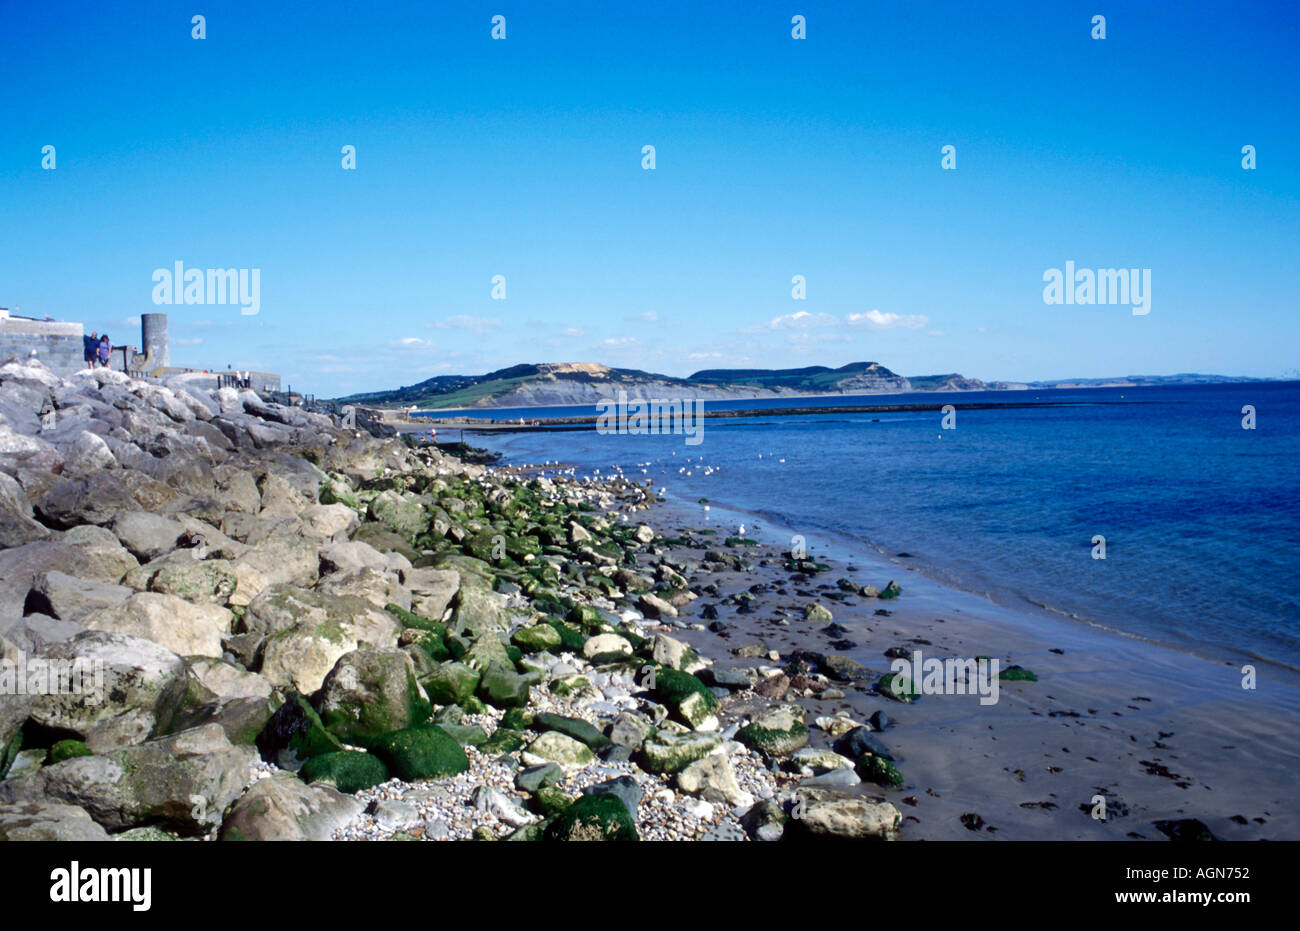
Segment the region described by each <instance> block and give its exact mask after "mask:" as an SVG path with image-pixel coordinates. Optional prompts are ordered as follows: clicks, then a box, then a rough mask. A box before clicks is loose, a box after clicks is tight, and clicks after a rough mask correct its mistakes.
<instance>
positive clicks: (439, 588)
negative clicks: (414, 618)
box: [402, 568, 460, 621]
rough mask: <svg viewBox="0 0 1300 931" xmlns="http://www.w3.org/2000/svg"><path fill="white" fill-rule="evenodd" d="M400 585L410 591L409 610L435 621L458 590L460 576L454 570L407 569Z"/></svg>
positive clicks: (439, 618) (403, 573) (440, 616)
mask: <svg viewBox="0 0 1300 931" xmlns="http://www.w3.org/2000/svg"><path fill="white" fill-rule="evenodd" d="M402 584H403V585H405V586H406V587H407V588H408V589H410V591H411V610H412V611H414V612H415V613H416V614H421V615H423V616H424V617H430V618H433V619H434V620H435V621H436V620H441V618H442V615H443V613H444V612H445V611H446V610H447V606H448V605H449V604H451V601H452V599H453V598H455V597H456V593H457V592H458V591H459V590H460V574H459V573H458V572H456V571H455V570H454V569H434V568H423V569H407V570H404V571H403V572H402Z"/></svg>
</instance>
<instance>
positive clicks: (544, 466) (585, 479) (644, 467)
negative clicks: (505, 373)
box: [534, 452, 785, 537]
mask: <svg viewBox="0 0 1300 931" xmlns="http://www.w3.org/2000/svg"><path fill="white" fill-rule="evenodd" d="M672 455H673V456H676V455H677V453H676V452H673V453H672ZM758 458H759V459H762V458H763V453H759V454H758ZM767 458H768V459H776V461H777V462H779V463H784V462H785V459H783V458H781V459H777V457H776V454H775V453H768V454H767ZM695 459H696V462H697V463H703V462H704V457H703V456H697V457H695ZM683 461H684V462H686V463H688V465H683V466H679V467H678V469H677V473H678V474H679V475H682V476H685V477H688V478H690V477H694V475H695V473H696V471H698V472H699V473H700V475H701V476H711V475H714V474H716V473H718V472H721V471H722V466H713V465H695V466H691V465H689V463H690V462H691V457H690V456H687V457H685V459H684V460H683ZM654 465H655V462H654V460H652V459H647V460H646V461H645V462H637V463H634V464H633V465H632V466H631V468H633V469H638V470H640V472H641V474H642V475H643V476H646V477H647V478H648V477H649V475H650V469H651V468H652V467H653V466H654ZM534 468H538V469H541V470H542V471H543V472H545V471H547V470H550V471H551V472H552V473H553V474H555V475H565V476H568V477H570V478H575V479H577V480H578V481H581V482H582V483H583V484H584V485H590V484H591V483H592V482H598V481H601V477H600V471H601V470H600V469H592V470H591V474H590V475H582V476H579V475H578V467H577V466H569V467H567V468H561V463H560V460H558V459H556V460H555V461H551V460H550V459H547V460H546V461H544V462H543V463H541V465H540V466H534ZM608 471H609V473H610V475H613V476H616V477H618V478H620V479H624V480H627V479H628V478H629V476H628V475H627V474H626V473H625V472H624V470H623V467H622V466H620V465H617V464H615V465H611V466H610V467H609V470H608ZM667 473H668V469H667V468H661V469H660V470H659V474H660V475H666V474H667ZM606 477H607V478H608V477H609V476H606ZM656 493H657V494H658V495H659V496H660V497H664V496H665V495H667V493H668V488H667V487H666V486H662V485H661V486H660V487H659V489H658V490H657V492H656ZM704 513H705V515H706V516H707V515H708V513H709V505H707V504H705V505H704ZM620 517H621V519H622V520H623V521H627V520H628V516H627V515H626V514H623V515H620ZM755 529H757V525H755ZM736 535H737V536H741V537H743V536H744V535H745V525H744V524H739V525H737V527H736Z"/></svg>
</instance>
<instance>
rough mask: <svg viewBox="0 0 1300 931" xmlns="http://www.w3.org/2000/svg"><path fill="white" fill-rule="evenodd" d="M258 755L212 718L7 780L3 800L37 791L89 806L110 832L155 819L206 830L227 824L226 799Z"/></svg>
mask: <svg viewBox="0 0 1300 931" xmlns="http://www.w3.org/2000/svg"><path fill="white" fill-rule="evenodd" d="M255 758H256V757H255V755H254V753H253V751H252V749H251V748H249V747H236V746H233V745H232V744H231V743H230V741H229V740H228V739H227V738H226V735H225V732H224V731H222V729H221V728H220V727H218V726H216V725H211V724H210V725H205V726H203V727H196V728H193V729H191V730H188V731H183V732H181V733H179V734H176V735H174V736H171V737H164V738H161V739H158V740H152V741H149V742H147V743H144V744H140V745H138V746H133V747H125V748H122V749H120V750H112V751H108V752H106V753H104V754H102V755H95V756H76V757H72V758H70V759H67V760H64V761H63V762H62V763H56V764H55V765H53V766H47V767H45V768H43V769H41V770H39V771H37V772H36V773H33V774H32V775H30V776H24V777H21V778H17V779H11V780H8V781H7V782H6V783H5V784H4V787H3V788H4V790H7V791H8V792H9V793H12V795H13V797H12V798H8V799H4V800H6V801H24V800H28V799H29V798H30V797H31V796H29V795H28V793H29V792H31V793H37V794H36V797H38V798H47V799H51V800H57V801H61V802H66V803H68V804H70V805H77V806H79V807H81V808H84V809H85V810H86V811H87V812H89V813H90V816H91V817H92V818H94V819H95V820H96V821H97V822H99V824H101V825H102V826H103V827H104V828H106V829H107V830H110V831H120V830H124V829H126V828H130V827H137V826H142V825H151V824H156V825H160V826H162V827H165V828H167V829H168V830H171V831H175V832H176V833H178V834H183V835H196V834H203V833H205V832H206V831H208V830H210V829H211V828H212V827H215V826H216V825H218V824H220V823H221V815H222V812H223V811H224V810H225V808H226V806H227V805H229V804H230V803H231V802H232V801H234V800H235V798H236V797H237V796H238V795H239V794H240V793H241V792H242V791H243V790H244V786H245V784H246V783H247V781H248V777H249V766H250V765H251V764H252V763H253V761H254V759H255ZM29 780H30V782H29Z"/></svg>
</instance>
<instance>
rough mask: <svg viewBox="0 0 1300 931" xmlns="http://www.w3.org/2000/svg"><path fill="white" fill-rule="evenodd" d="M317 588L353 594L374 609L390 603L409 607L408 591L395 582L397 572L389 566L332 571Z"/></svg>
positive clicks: (336, 592) (400, 606)
mask: <svg viewBox="0 0 1300 931" xmlns="http://www.w3.org/2000/svg"><path fill="white" fill-rule="evenodd" d="M316 591H318V592H322V593H324V594H326V595H356V596H357V597H359V598H364V599H365V600H366V601H369V602H370V603H371V604H373V605H374V606H375V607H377V608H383V607H386V606H388V605H390V604H395V605H397V606H398V607H399V608H402V609H403V610H408V611H409V610H410V608H411V593H410V592H409V591H407V590H406V589H405V588H404V587H403V586H402V584H401V583H400V582H398V581H397V573H396V572H393V571H392V570H390V569H375V568H370V567H367V568H365V569H357V570H355V571H353V572H334V573H331V574H330V575H327V576H324V577H322V578H321V580H320V581H319V582H317V583H316Z"/></svg>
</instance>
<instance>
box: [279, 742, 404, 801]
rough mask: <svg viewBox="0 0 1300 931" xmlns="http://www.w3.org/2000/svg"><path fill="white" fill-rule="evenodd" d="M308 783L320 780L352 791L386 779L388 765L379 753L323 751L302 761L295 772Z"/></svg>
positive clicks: (349, 792) (367, 787)
mask: <svg viewBox="0 0 1300 931" xmlns="http://www.w3.org/2000/svg"><path fill="white" fill-rule="evenodd" d="M298 775H299V776H301V777H302V780H303V781H304V782H307V783H316V782H323V783H326V784H327V785H332V786H334V788H336V789H338V790H339V791H340V792H346V793H348V794H349V795H353V794H355V793H357V792H360V791H361V790H362V789H369V788H370V787H371V786H377V785H379V784H380V783H381V782H387V781H388V767H387V766H385V765H384V762H383V760H381V759H379V757H377V756H375V755H373V754H371V753H365V752H363V751H360V750H340V751H338V752H335V753H322V754H321V755H320V756H314V757H312V758H311V759H310V760H308V761H307V762H306V763H305V764H303V767H302V770H301V771H300V772H299V774H298Z"/></svg>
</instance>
